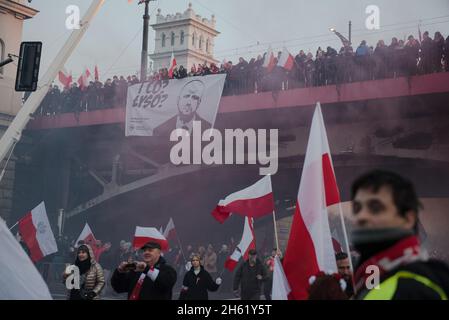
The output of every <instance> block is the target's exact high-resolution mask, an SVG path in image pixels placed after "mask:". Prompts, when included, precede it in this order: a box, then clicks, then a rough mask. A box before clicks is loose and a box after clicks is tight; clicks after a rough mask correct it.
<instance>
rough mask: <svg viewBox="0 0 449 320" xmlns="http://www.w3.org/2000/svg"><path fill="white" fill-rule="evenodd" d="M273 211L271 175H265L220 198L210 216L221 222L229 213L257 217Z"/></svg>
mask: <svg viewBox="0 0 449 320" xmlns="http://www.w3.org/2000/svg"><path fill="white" fill-rule="evenodd" d="M273 211H274V199H273V191H272V189H271V176H269V175H267V176H265V177H263V178H262V179H260V180H259V181H257V182H256V183H255V184H253V185H251V186H249V187H247V188H245V189H243V190H240V191H237V192H234V193H232V194H230V195H229V196H227V197H226V198H225V199H223V200H220V201H219V202H218V205H217V206H216V207H215V209H214V210H213V211H212V216H213V217H214V218H215V219H216V220H217V221H219V222H220V223H223V222H224V221H226V219H228V218H229V216H230V215H231V213H235V214H239V215H243V216H248V217H253V218H258V217H261V216H264V215H267V214H270V213H273Z"/></svg>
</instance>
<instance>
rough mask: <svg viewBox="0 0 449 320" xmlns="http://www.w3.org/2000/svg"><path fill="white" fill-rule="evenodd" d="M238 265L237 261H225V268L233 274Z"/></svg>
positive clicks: (229, 259)
mask: <svg viewBox="0 0 449 320" xmlns="http://www.w3.org/2000/svg"><path fill="white" fill-rule="evenodd" d="M238 263H239V262H238V261H235V260H233V259H231V258H230V257H228V259H226V261H225V264H224V267H225V268H226V269H228V270H229V271H231V272H232V271H234V269H235V267H236V266H237V264H238Z"/></svg>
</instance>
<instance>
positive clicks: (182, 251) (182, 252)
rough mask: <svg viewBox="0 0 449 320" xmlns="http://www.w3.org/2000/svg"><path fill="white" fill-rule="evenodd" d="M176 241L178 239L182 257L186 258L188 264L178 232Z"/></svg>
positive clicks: (185, 261)
mask: <svg viewBox="0 0 449 320" xmlns="http://www.w3.org/2000/svg"><path fill="white" fill-rule="evenodd" d="M176 239H178V245H179V248H180V249H181V254H182V257H183V258H184V263H187V259H186V256H185V255H184V250H183V249H182V244H181V240H180V239H179V237H178V232H176Z"/></svg>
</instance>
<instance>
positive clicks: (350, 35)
mask: <svg viewBox="0 0 449 320" xmlns="http://www.w3.org/2000/svg"><path fill="white" fill-rule="evenodd" d="M348 40H349V44H350V45H352V22H351V21H349V39H348Z"/></svg>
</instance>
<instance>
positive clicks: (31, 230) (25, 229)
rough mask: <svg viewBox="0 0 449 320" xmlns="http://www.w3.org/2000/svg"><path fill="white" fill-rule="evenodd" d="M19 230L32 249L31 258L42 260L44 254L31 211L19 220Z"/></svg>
mask: <svg viewBox="0 0 449 320" xmlns="http://www.w3.org/2000/svg"><path fill="white" fill-rule="evenodd" d="M19 231H20V235H21V237H22V240H23V241H24V242H25V244H26V245H27V247H28V249H29V250H30V256H31V260H32V261H33V262H38V261H39V260H41V259H42V258H43V257H44V255H43V253H42V251H41V248H40V247H39V243H38V242H37V238H36V231H37V230H36V228H35V227H34V224H33V216H32V214H31V212H29V213H28V214H27V215H26V216H25V217H23V218H22V219H20V221H19Z"/></svg>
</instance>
